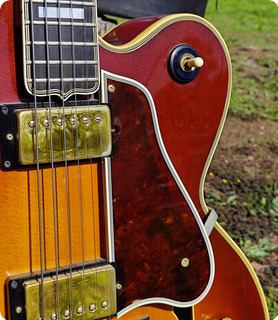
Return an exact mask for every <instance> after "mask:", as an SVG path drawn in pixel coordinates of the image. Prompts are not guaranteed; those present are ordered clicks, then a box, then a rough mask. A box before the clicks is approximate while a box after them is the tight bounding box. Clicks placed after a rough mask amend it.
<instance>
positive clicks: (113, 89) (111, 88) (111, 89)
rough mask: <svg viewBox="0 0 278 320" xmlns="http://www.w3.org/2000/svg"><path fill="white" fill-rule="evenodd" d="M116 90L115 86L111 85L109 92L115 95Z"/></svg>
mask: <svg viewBox="0 0 278 320" xmlns="http://www.w3.org/2000/svg"><path fill="white" fill-rule="evenodd" d="M115 90H116V88H115V86H114V85H113V84H109V86H108V91H109V92H110V93H114V92H115Z"/></svg>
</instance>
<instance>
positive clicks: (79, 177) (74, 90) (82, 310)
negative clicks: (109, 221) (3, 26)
mask: <svg viewBox="0 0 278 320" xmlns="http://www.w3.org/2000/svg"><path fill="white" fill-rule="evenodd" d="M70 12H71V15H70V20H71V26H70V28H71V40H72V46H71V54H72V62H73V63H72V75H73V77H72V78H73V97H74V99H73V100H74V110H75V117H76V120H78V106H77V85H76V63H75V62H76V55H75V46H74V45H75V41H76V39H75V33H74V32H75V29H74V26H73V23H74V13H73V12H74V8H73V3H72V0H71V1H70ZM81 126H82V124H81ZM78 129H79V123H78V121H76V128H75V132H76V139H75V142H76V155H77V170H78V173H77V178H78V195H79V215H80V231H81V235H80V236H81V256H82V261H81V263H82V287H83V290H82V294H83V299H82V300H83V305H84V307H83V306H80V308H82V309H81V310H80V312H82V313H84V311H85V320H86V316H87V314H86V299H85V268H84V231H83V220H84V219H83V208H82V191H81V188H82V187H81V171H80V170H81V169H80V150H79V133H78ZM71 277H72V275H71ZM71 294H72V296H73V282H72V280H71ZM72 303H73V304H74V302H72ZM72 315H73V318H74V310H73V308H72Z"/></svg>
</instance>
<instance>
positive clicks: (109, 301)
mask: <svg viewBox="0 0 278 320" xmlns="http://www.w3.org/2000/svg"><path fill="white" fill-rule="evenodd" d="M71 281H72V290H73V294H72V297H73V301H71V289H70V287H71ZM41 285H42V283H41V281H37V280H35V279H34V280H28V281H25V282H24V284H23V286H24V291H25V302H26V320H34V319H40V318H41V317H42V315H41V304H42V301H41ZM58 285H59V303H60V310H59V314H58V313H57V310H56V308H57V299H58V296H57V282H56V278H55V277H54V278H50V277H46V278H44V281H43V286H44V296H45V298H44V306H45V319H51V320H56V319H58V318H59V319H64V318H66V319H70V318H71V316H72V312H71V311H70V308H71V306H72V308H73V310H75V311H74V312H75V313H76V315H77V316H78V319H80V320H85V319H88V320H95V319H102V318H106V317H110V316H112V315H113V314H115V313H116V311H117V306H116V276H115V269H114V268H113V267H112V266H110V265H106V266H102V267H97V268H94V269H87V270H85V271H84V273H83V271H82V272H78V271H75V272H73V273H72V275H71V277H70V275H67V274H64V275H59V278H58ZM83 301H84V306H86V309H85V307H84V306H83V305H81V304H80V302H83ZM108 306H109V308H108ZM96 310H98V312H94V311H96Z"/></svg>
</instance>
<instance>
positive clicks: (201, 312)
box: [100, 15, 269, 320]
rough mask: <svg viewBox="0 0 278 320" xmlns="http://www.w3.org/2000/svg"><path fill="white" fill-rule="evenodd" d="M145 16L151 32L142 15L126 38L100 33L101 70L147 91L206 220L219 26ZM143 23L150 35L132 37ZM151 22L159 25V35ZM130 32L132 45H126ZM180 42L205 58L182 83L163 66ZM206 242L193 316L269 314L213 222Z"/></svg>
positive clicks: (218, 123)
mask: <svg viewBox="0 0 278 320" xmlns="http://www.w3.org/2000/svg"><path fill="white" fill-rule="evenodd" d="M160 18H161V17H160ZM166 19H167V18H166ZM151 20H152V21H153V23H154V24H153V29H152V28H150V27H149V22H150V19H149V18H147V19H142V20H141V21H140V24H139V25H138V26H136V27H135V28H134V29H133V28H132V22H128V24H129V28H130V30H131V31H130V34H129V35H128V34H127V33H128V32H127V29H128V28H126V27H125V26H124V25H123V26H119V27H118V28H116V29H114V30H112V31H111V33H109V34H108V35H107V36H106V37H105V38H104V39H107V41H108V42H109V43H111V44H112V46H109V45H108V44H106V43H102V42H101V45H102V47H101V48H100V49H101V53H104V52H105V51H106V50H108V51H112V53H111V55H109V56H105V57H104V59H102V60H101V61H102V68H103V69H105V70H109V71H111V72H115V73H117V74H120V75H123V76H126V77H130V78H132V79H135V80H137V81H139V82H140V83H142V84H143V85H145V86H146V87H147V89H148V90H149V91H150V92H151V94H152V96H153V99H154V103H155V106H156V110H157V114H158V120H159V124H160V128H161V133H162V137H163V140H164V143H165V146H166V149H167V152H168V154H169V156H170V158H171V160H172V162H173V164H174V166H175V168H176V170H177V172H178V174H179V176H180V177H181V179H182V182H183V184H184V185H185V187H186V189H187V190H188V192H189V194H190V196H191V198H192V200H193V202H194V204H195V205H196V207H197V209H198V211H199V214H200V216H201V217H203V218H204V217H205V215H206V213H207V211H208V209H207V208H206V206H205V203H204V199H203V179H204V177H205V174H206V170H207V168H208V164H209V161H210V159H211V157H212V155H213V151H214V149H215V143H216V142H217V140H218V139H219V136H220V133H221V129H222V128H223V124H224V119H225V113H226V111H227V103H228V98H227V97H229V92H230V90H231V66H230V63H229V54H228V51H227V48H226V47H225V44H224V41H223V39H222V38H221V37H220V36H219V34H218V33H217V31H216V30H215V29H214V28H213V27H212V26H211V25H210V24H208V23H207V22H204V20H202V21H200V19H199V18H198V17H193V16H188V15H183V16H182V17H181V16H172V17H169V20H168V24H167V27H165V28H163V27H162V25H163V20H164V18H163V19H162V20H161V21H159V22H157V18H153V19H152V18H151ZM192 20H193V21H192ZM199 22H201V23H199ZM144 23H145V24H146V26H148V28H149V29H148V31H149V32H147V31H145V33H144V34H143V35H142V34H138V33H137V31H136V30H138V29H140V28H142V25H143V24H144ZM135 24H136V25H137V22H135ZM155 25H157V28H159V30H160V32H159V34H157V35H156V31H157V29H156V28H155V27H154V26H155ZM137 28H138V29H137ZM122 30H123V34H121V31H122ZM134 30H135V31H134ZM150 34H153V37H152V38H151V40H150V41H148V40H146V39H149V37H150ZM134 36H135V37H137V38H136V39H137V41H136V43H135V44H136V45H137V47H136V45H135V44H134V43H133V42H132V41H131V42H129V41H130V39H131V38H132V37H134ZM142 43H143V44H142ZM181 43H186V44H189V45H191V46H193V47H194V48H195V49H196V50H197V52H198V54H199V55H200V56H201V57H202V58H203V59H204V66H203V67H202V68H201V70H200V72H199V74H198V76H197V78H196V79H195V80H194V81H193V82H191V83H190V84H186V85H180V84H177V83H175V82H174V81H173V80H172V79H171V77H170V76H169V73H168V65H167V64H168V57H169V54H170V52H171V51H172V50H173V48H175V47H176V46H177V45H179V44H181ZM113 44H115V45H119V44H121V46H119V47H117V46H113ZM134 48H136V49H134ZM142 57H143V58H142ZM106 58H107V59H106ZM210 240H211V243H212V247H213V251H214V257H215V269H216V273H215V278H214V282H213V285H212V288H211V290H210V291H209V293H208V295H207V296H206V297H205V298H204V299H203V300H202V301H201V302H199V303H198V304H197V305H196V306H195V307H194V308H193V309H194V310H193V311H194V312H193V313H194V319H195V320H212V319H213V320H214V319H224V318H231V319H244V320H245V319H260V320H262V319H268V318H269V316H268V311H267V306H266V302H265V299H264V296H263V291H262V288H261V286H260V284H259V281H258V279H257V277H256V275H255V272H254V270H253V269H252V266H251V265H250V263H249V262H248V261H247V259H246V258H245V257H244V255H243V254H242V252H241V251H240V249H239V248H238V247H237V246H236V244H235V243H234V242H233V241H232V240H231V239H230V238H229V236H228V235H227V234H226V233H225V232H224V231H223V229H222V228H220V227H219V226H218V225H217V226H216V229H215V230H214V231H213V232H212V234H211V236H210ZM181 313H182V312H181Z"/></svg>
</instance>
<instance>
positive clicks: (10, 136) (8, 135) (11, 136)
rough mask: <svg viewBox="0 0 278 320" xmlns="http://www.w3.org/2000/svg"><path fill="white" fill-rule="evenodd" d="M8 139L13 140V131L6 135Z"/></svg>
mask: <svg viewBox="0 0 278 320" xmlns="http://www.w3.org/2000/svg"><path fill="white" fill-rule="evenodd" d="M6 138H7V140H9V141H12V140H13V139H14V136H13V135H12V134H11V133H8V134H7V135H6Z"/></svg>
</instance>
